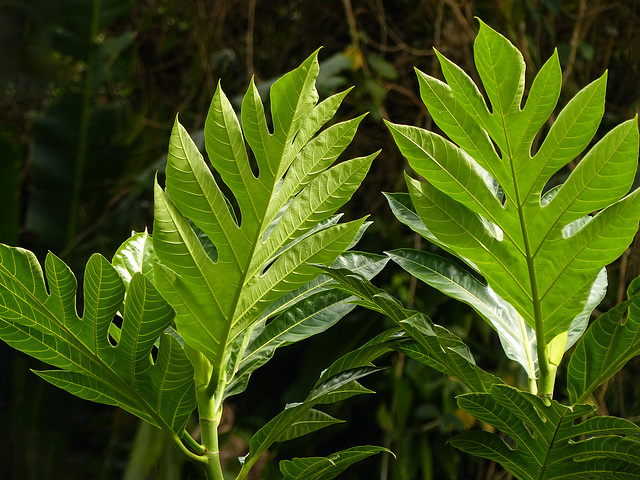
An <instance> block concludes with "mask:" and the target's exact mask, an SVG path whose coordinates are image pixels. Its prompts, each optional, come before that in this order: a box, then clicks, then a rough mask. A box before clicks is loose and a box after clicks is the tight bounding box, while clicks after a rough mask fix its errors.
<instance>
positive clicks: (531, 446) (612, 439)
mask: <svg viewBox="0 0 640 480" xmlns="http://www.w3.org/2000/svg"><path fill="white" fill-rule="evenodd" d="M458 405H459V406H460V407H461V408H462V409H464V410H465V411H467V412H469V413H470V414H471V415H473V416H474V417H476V418H477V419H479V420H482V421H483V422H485V423H487V424H489V425H491V426H493V427H495V428H497V429H498V430H500V432H502V433H504V434H505V435H507V438H503V437H500V436H498V435H496V434H493V433H489V432H487V431H479V430H473V431H468V432H463V433H461V434H459V435H457V436H456V437H454V438H453V439H452V440H451V441H450V443H451V444H452V445H453V446H454V447H456V448H459V449H461V450H463V451H465V452H467V453H471V454H473V455H476V456H480V457H484V458H488V459H490V460H494V461H497V462H499V463H500V464H501V465H502V466H503V467H504V468H505V469H506V470H507V471H509V472H510V473H511V474H513V475H514V476H515V477H516V478H519V479H520V480H555V479H567V480H568V479H576V480H577V479H592V478H603V479H604V478H608V479H632V478H638V475H640V442H638V440H637V438H638V435H640V427H638V426H637V425H635V424H634V423H632V422H630V421H628V420H625V419H622V418H616V417H592V418H589V419H587V420H584V417H585V416H587V415H589V414H591V413H592V412H593V411H594V410H595V407H593V406H591V405H574V406H573V407H567V406H564V405H561V404H559V403H558V402H556V401H553V400H551V401H548V400H547V401H545V399H543V398H541V397H539V396H536V395H532V394H530V393H525V392H521V391H518V390H516V389H515V388H512V387H508V386H506V385H494V386H493V387H492V389H491V391H490V392H489V393H469V394H465V395H461V396H460V397H458Z"/></svg>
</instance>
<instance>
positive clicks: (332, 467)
mask: <svg viewBox="0 0 640 480" xmlns="http://www.w3.org/2000/svg"><path fill="white" fill-rule="evenodd" d="M382 452H387V453H391V451H390V450H388V449H386V448H384V447H376V446H372V445H363V446H360V447H352V448H348V449H346V450H341V451H339V452H336V453H333V454H331V455H329V456H327V457H310V458H294V459H292V460H283V461H281V462H280V471H281V472H282V474H283V475H284V480H332V479H333V478H336V477H337V476H338V475H340V474H341V473H342V472H344V471H345V470H346V469H347V468H348V467H349V466H351V465H353V464H354V463H357V462H359V461H361V460H364V459H365V458H367V457H370V456H371V455H375V454H376V453H382Z"/></svg>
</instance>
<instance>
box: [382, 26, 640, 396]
mask: <svg viewBox="0 0 640 480" xmlns="http://www.w3.org/2000/svg"><path fill="white" fill-rule="evenodd" d="M474 53H475V61H476V66H477V68H478V72H479V75H480V78H481V80H482V84H483V87H484V90H485V91H486V92H487V96H488V100H489V104H487V102H486V101H485V99H484V97H483V96H482V94H481V93H480V90H479V89H478V87H476V85H475V84H474V83H473V81H472V80H471V78H470V77H469V76H468V75H467V74H466V73H464V72H463V71H462V70H461V69H460V68H459V67H457V66H456V65H455V64H453V63H452V62H451V61H449V60H448V59H446V58H445V57H444V56H442V55H441V54H439V53H438V59H439V60H440V64H441V66H442V70H443V73H444V76H445V79H446V81H447V83H444V82H441V81H439V80H437V79H435V78H433V77H430V76H428V75H426V74H423V73H421V72H418V80H419V83H420V91H421V97H422V100H423V101H424V103H425V105H426V106H427V108H428V109H429V111H430V113H431V115H432V117H433V120H434V121H435V123H436V124H437V125H438V126H439V127H440V128H441V129H442V131H443V132H444V133H445V134H446V135H447V136H448V137H449V138H450V140H451V141H449V140H446V139H444V138H442V137H440V136H439V135H437V134H435V133H432V132H428V131H426V130H422V129H419V128H416V127H410V126H403V125H395V124H391V123H388V126H389V128H390V130H391V132H392V134H393V136H394V139H395V141H396V143H397V145H398V147H399V148H400V150H401V152H402V153H403V155H404V156H405V157H406V158H407V160H408V161H409V164H410V165H411V167H412V168H413V169H414V170H415V171H416V172H417V173H418V174H420V175H421V176H422V177H424V178H425V179H426V180H427V182H423V181H419V180H414V179H412V178H410V177H408V176H407V185H408V188H409V194H410V195H411V200H412V203H413V205H414V207H415V212H416V213H417V215H418V216H419V217H420V219H421V220H422V223H423V224H424V226H425V227H424V228H422V227H421V226H420V224H419V223H417V222H416V221H415V218H413V219H412V218H411V217H410V216H407V212H406V211H404V210H402V209H399V213H400V214H401V216H402V218H401V220H403V221H405V222H406V223H408V224H410V225H411V226H415V227H418V231H419V233H421V234H422V235H424V236H427V237H428V236H429V235H431V236H433V237H435V238H436V239H437V242H436V243H437V244H439V245H443V246H444V247H445V249H446V250H447V251H449V252H451V253H453V254H454V255H456V256H458V257H459V258H460V259H462V260H463V261H465V262H467V263H468V264H469V265H470V266H471V267H472V268H474V269H476V270H477V271H478V272H480V273H481V274H482V276H483V277H484V278H485V279H486V281H487V283H488V285H489V286H490V287H491V288H492V289H493V291H494V292H495V293H496V295H497V296H498V297H499V298H501V299H502V300H503V301H504V302H506V303H508V304H509V305H511V306H512V307H513V309H515V311H516V312H517V314H518V315H519V316H520V317H521V318H522V319H523V320H524V322H526V324H527V325H528V327H529V328H530V329H531V330H534V331H535V333H536V340H537V343H536V345H537V353H538V359H539V368H540V381H539V388H540V391H541V393H542V394H545V395H547V394H550V393H551V392H552V390H553V380H554V375H555V367H556V366H557V363H558V362H559V360H560V358H561V354H562V351H563V350H564V348H562V346H560V347H561V348H559V349H555V350H554V354H553V355H551V352H550V351H547V348H548V347H547V346H548V345H549V344H551V342H552V341H553V340H554V339H556V340H555V342H554V345H556V344H558V342H559V339H561V338H563V337H564V336H565V335H566V334H567V332H568V331H569V330H570V329H571V328H572V324H573V325H574V327H573V328H575V329H576V330H580V328H584V326H585V325H586V317H588V315H589V313H590V311H591V310H592V309H593V308H595V306H596V305H597V299H598V291H599V290H596V291H594V289H597V288H599V287H598V285H602V281H597V279H598V275H601V273H600V272H601V271H602V269H603V267H604V266H606V265H607V264H609V263H611V262H612V261H613V260H615V259H616V258H617V257H618V256H619V255H620V254H621V253H622V252H623V251H624V250H625V249H626V248H627V247H628V246H629V244H630V243H631V240H632V239H633V237H634V235H635V232H636V231H637V229H638V219H639V218H640V196H639V191H638V190H635V191H633V192H632V193H630V194H628V195H626V194H627V192H628V191H629V189H630V188H631V186H632V183H633V179H634V176H635V170H636V167H637V160H638V127H637V119H633V120H629V121H627V122H624V123H623V124H621V125H619V126H618V127H617V128H615V129H614V130H613V131H611V132H610V133H609V134H607V135H606V136H605V137H604V138H603V139H602V140H600V141H599V142H598V143H597V144H596V145H595V146H594V147H593V148H592V149H591V150H590V151H589V152H588V153H587V154H586V155H585V156H584V158H583V159H582V161H581V162H580V163H579V165H578V167H577V168H575V170H574V171H573V172H571V174H570V175H569V177H568V179H567V181H566V182H565V183H564V184H563V185H562V186H560V187H559V188H558V189H557V190H554V191H553V194H552V195H545V196H544V197H543V191H544V190H545V189H546V188H548V186H547V183H548V182H549V180H550V179H551V177H552V176H553V175H554V174H555V173H556V172H557V171H558V170H559V169H560V168H562V167H563V166H564V165H566V164H567V163H568V162H569V161H571V160H573V159H574V157H575V156H576V155H578V154H579V153H580V152H581V151H582V150H584V149H585V148H586V147H587V145H588V144H589V142H590V141H591V139H592V138H593V136H594V135H595V132H596V129H597V126H598V123H599V121H600V119H601V117H602V114H603V112H604V92H605V82H606V76H603V77H601V78H600V79H599V80H596V81H595V82H593V83H592V84H591V85H589V86H587V87H586V88H584V89H583V90H582V91H581V92H579V93H578V94H577V95H576V96H575V97H574V98H573V100H572V101H571V102H569V104H568V105H567V106H566V107H565V108H564V109H563V111H562V112H561V113H560V114H559V115H558V118H557V120H556V122H555V123H554V124H553V126H552V127H551V128H550V129H549V132H548V133H547V135H546V137H544V140H543V141H542V144H541V146H540V148H539V149H538V150H537V152H535V153H534V152H533V150H534V141H535V139H536V136H537V135H538V133H539V130H540V129H541V128H542V126H543V125H544V124H545V122H546V121H547V119H548V117H549V116H550V115H551V113H552V112H553V109H554V108H555V104H556V102H557V99H558V95H559V90H560V85H561V72H560V65H559V62H558V57H557V54H556V53H554V55H553V56H552V57H551V58H550V59H549V61H547V62H546V63H545V65H544V66H543V68H542V69H541V71H540V72H539V73H538V75H537V77H536V79H535V80H534V82H533V85H532V86H531V89H530V92H529V95H528V98H527V100H526V103H525V104H524V106H523V105H522V104H523V92H524V61H523V60H522V56H521V55H520V53H519V52H518V51H517V50H516V49H515V47H514V46H513V45H512V44H511V43H510V42H509V41H508V40H507V39H506V38H504V37H503V36H501V35H500V34H498V33H497V32H495V31H494V30H492V29H491V28H489V27H488V26H487V25H485V24H484V23H482V22H480V32H479V34H478V37H477V39H476V42H475V45H474ZM625 195H626V196H625ZM405 210H406V209H405ZM574 222H579V228H575V227H574V225H575V223H574ZM587 310H588V311H587ZM523 340H524V338H523ZM556 350H557V351H556ZM558 355H559V356H560V358H551V356H554V357H558ZM526 368H528V370H531V364H529V367H526ZM529 373H530V372H529Z"/></svg>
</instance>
